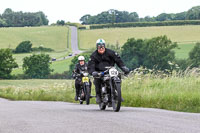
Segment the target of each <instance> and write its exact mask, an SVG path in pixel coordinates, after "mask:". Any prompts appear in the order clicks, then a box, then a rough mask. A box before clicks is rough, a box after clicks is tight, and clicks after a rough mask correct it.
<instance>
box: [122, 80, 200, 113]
mask: <svg viewBox="0 0 200 133" xmlns="http://www.w3.org/2000/svg"><path fill="white" fill-rule="evenodd" d="M133 79H134V80H133ZM122 86H123V94H124V97H125V98H126V99H127V101H126V102H125V103H124V104H123V105H125V106H131V107H132V106H133V107H148V108H160V109H167V110H175V111H183V112H196V113H200V77H195V76H192V77H167V78H152V77H148V76H147V77H141V76H134V77H132V78H129V79H127V80H125V81H124V82H123V85H122Z"/></svg>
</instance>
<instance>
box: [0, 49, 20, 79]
mask: <svg viewBox="0 0 200 133" xmlns="http://www.w3.org/2000/svg"><path fill="white" fill-rule="evenodd" d="M16 67H18V65H17V63H16V62H15V59H14V58H13V57H12V51H11V50H10V49H0V79H8V78H11V75H10V74H11V72H12V69H13V68H16Z"/></svg>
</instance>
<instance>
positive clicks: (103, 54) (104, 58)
mask: <svg viewBox="0 0 200 133" xmlns="http://www.w3.org/2000/svg"><path fill="white" fill-rule="evenodd" d="M96 48H97V50H95V51H94V52H93V53H92V55H91V56H90V60H89V62H88V72H89V73H90V74H91V75H93V76H94V77H95V76H97V75H98V73H99V72H102V71H105V70H106V68H105V67H106V66H114V65H115V64H117V66H118V67H119V68H120V69H121V70H122V71H123V72H124V73H125V74H128V73H129V69H128V68H127V67H126V66H125V65H124V63H123V61H122V60H121V58H120V56H119V55H118V54H117V53H116V52H114V51H113V50H110V49H108V48H106V47H105V41H104V40H103V39H98V40H97V41H96ZM101 82H102V81H101V79H99V78H94V85H95V90H96V103H100V102H101V99H100V94H101V93H100V88H101Z"/></svg>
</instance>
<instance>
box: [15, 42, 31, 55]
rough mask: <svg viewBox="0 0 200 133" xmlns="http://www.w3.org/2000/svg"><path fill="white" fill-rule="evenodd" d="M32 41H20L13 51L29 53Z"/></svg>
mask: <svg viewBox="0 0 200 133" xmlns="http://www.w3.org/2000/svg"><path fill="white" fill-rule="evenodd" d="M31 47H32V43H31V42H30V41H23V42H21V43H20V44H19V45H18V46H17V47H16V49H15V53H29V52H31Z"/></svg>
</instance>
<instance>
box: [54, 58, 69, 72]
mask: <svg viewBox="0 0 200 133" xmlns="http://www.w3.org/2000/svg"><path fill="white" fill-rule="evenodd" d="M72 59H73V58H69V59H67V60H62V61H56V62H53V63H52V64H51V68H52V69H54V71H53V73H63V72H64V71H69V66H70V64H71V60H72Z"/></svg>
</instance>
